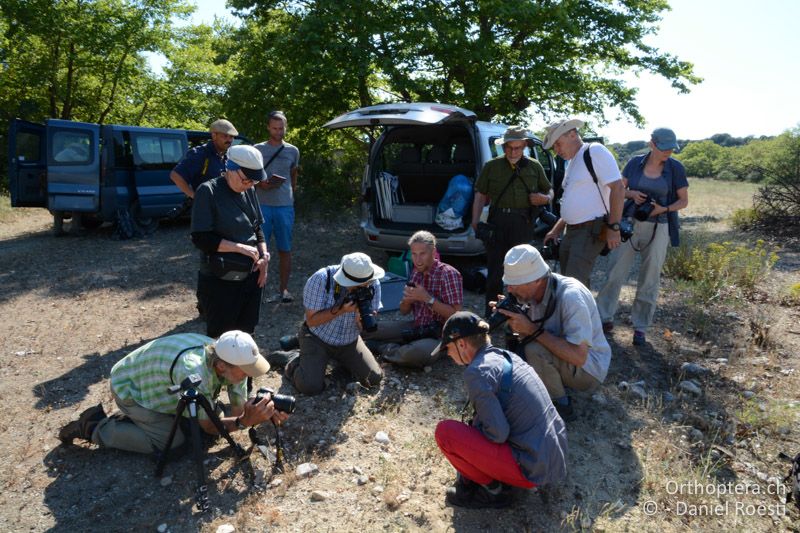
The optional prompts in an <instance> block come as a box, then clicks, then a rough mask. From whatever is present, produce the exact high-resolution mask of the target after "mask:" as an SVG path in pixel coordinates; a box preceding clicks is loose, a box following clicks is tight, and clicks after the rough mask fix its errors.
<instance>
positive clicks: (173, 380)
mask: <svg viewBox="0 0 800 533" xmlns="http://www.w3.org/2000/svg"><path fill="white" fill-rule="evenodd" d="M202 347H203V345H202V344H201V345H200V346H189V347H188V348H184V349H183V350H181V351H180V352H178V355H176V356H175V359H173V360H172V364H171V365H170V367H169V381H170V383H172V384H173V385H175V379H174V378H173V377H172V371H173V370H175V365H176V364H177V363H178V359H180V358H181V356H182V355H183V354H185V353H186V352H188V351H189V350H194V349H196V348H202Z"/></svg>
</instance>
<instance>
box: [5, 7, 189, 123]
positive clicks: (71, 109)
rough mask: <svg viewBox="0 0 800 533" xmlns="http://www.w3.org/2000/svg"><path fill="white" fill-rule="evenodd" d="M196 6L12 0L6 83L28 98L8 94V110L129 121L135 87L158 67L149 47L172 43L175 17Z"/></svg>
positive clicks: (7, 30) (37, 115) (160, 47)
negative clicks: (151, 66)
mask: <svg viewBox="0 0 800 533" xmlns="http://www.w3.org/2000/svg"><path fill="white" fill-rule="evenodd" d="M190 10H191V8H190V7H189V6H188V4H186V3H185V0H4V2H3V3H2V15H3V18H4V19H5V20H7V21H8V23H7V25H6V26H5V28H4V30H5V41H4V43H3V44H4V45H5V46H4V48H3V50H2V52H1V53H2V57H3V60H4V62H5V66H6V71H7V74H8V76H9V77H8V78H7V79H6V80H5V81H4V82H3V85H2V88H3V89H5V88H9V89H11V91H12V94H15V96H17V97H18V98H19V100H17V101H18V102H20V103H19V104H18V105H17V106H16V109H14V107H15V106H14V105H13V102H11V101H9V100H8V99H5V101H4V102H3V103H4V108H3V110H4V112H5V113H4V114H5V115H6V118H10V117H11V116H14V115H28V116H27V117H26V118H33V119H38V118H43V117H46V116H47V117H56V118H62V119H78V120H84V121H89V122H98V123H105V122H108V121H109V120H110V119H112V118H114V117H119V118H120V119H122V121H129V120H128V119H129V118H130V117H132V116H135V115H134V114H133V113H134V110H133V109H132V108H131V106H130V104H131V102H132V101H134V100H135V92H133V93H132V91H131V90H132V89H137V88H138V89H141V88H143V87H146V85H147V84H146V83H142V82H143V78H147V77H148V76H149V75H150V73H149V71H148V70H147V68H146V66H145V58H144V57H143V55H142V52H145V51H150V52H156V51H162V50H163V49H165V48H166V47H167V46H168V45H169V42H170V37H171V33H172V28H171V18H172V17H173V16H181V15H185V14H187V13H189V12H190ZM20 111H29V112H28V113H20ZM30 115H33V116H30Z"/></svg>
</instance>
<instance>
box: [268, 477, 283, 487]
mask: <svg viewBox="0 0 800 533" xmlns="http://www.w3.org/2000/svg"><path fill="white" fill-rule="evenodd" d="M282 484H283V479H281V478H279V477H276V478H275V479H273V480H272V481H271V482H270V484H269V486H270V487H272V488H275V487H279V486H280V485H282Z"/></svg>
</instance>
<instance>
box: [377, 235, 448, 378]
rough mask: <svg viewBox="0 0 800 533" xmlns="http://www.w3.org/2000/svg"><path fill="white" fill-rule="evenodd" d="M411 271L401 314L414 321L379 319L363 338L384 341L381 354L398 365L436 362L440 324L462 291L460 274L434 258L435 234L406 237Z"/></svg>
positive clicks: (411, 365)
mask: <svg viewBox="0 0 800 533" xmlns="http://www.w3.org/2000/svg"><path fill="white" fill-rule="evenodd" d="M408 246H409V247H410V248H411V260H412V261H413V262H414V272H413V273H412V274H411V279H410V280H409V283H408V285H407V286H406V287H405V288H404V289H403V299H402V300H400V313H401V314H403V315H406V314H408V313H409V312H412V311H413V313H414V320H403V321H393V322H386V321H384V322H381V323H380V324H379V325H378V329H377V331H375V333H370V334H366V335H364V338H365V339H368V340H376V341H385V342H386V344H384V345H383V346H382V347H381V356H382V357H383V359H384V360H385V361H388V362H390V363H394V364H397V365H401V366H410V367H416V368H422V367H424V366H425V365H429V364H431V363H433V362H434V361H436V359H437V358H438V352H436V353H433V354H432V353H431V350H433V348H434V347H435V346H436V345H437V344H438V343H439V337H440V335H441V333H442V324H444V322H445V320H447V319H448V318H450V315H452V314H453V313H455V312H456V311H458V310H460V309H461V304H462V303H463V301H464V292H463V288H462V283H461V274H460V273H459V272H458V270H456V269H455V268H453V267H452V266H450V265H448V264H447V263H443V262H441V261H439V260H438V259H437V258H436V237H434V236H433V234H432V233H430V232H427V231H418V232H416V233H415V234H414V235H412V236H411V238H410V239H409V240H408Z"/></svg>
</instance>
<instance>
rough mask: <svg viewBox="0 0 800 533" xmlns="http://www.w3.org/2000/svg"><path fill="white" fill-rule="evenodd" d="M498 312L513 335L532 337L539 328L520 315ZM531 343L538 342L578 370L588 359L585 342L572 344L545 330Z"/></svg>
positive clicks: (587, 346)
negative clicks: (506, 320) (501, 314)
mask: <svg viewBox="0 0 800 533" xmlns="http://www.w3.org/2000/svg"><path fill="white" fill-rule="evenodd" d="M498 311H499V312H500V313H503V314H504V315H506V316H507V317H508V323H509V325H510V326H511V329H512V330H513V331H514V332H515V333H519V334H520V336H521V337H527V336H528V335H532V334H534V333H536V331H537V330H538V328H539V326H537V325H536V324H534V323H533V322H531V320H530V319H529V318H528V317H527V316H525V315H524V314H522V313H512V312H510V311H506V310H505V309H499V310H498ZM532 342H538V343H539V344H541V345H542V346H544V347H545V348H547V349H548V350H549V351H550V353H552V354H553V355H555V356H556V357H558V358H559V359H561V360H563V361H566V362H567V363H569V364H571V365H574V366H576V367H578V368H580V367H582V366H583V365H584V364H586V358H587V357H589V345H588V344H586V343H585V342H582V343H580V344H572V343H571V342H569V341H568V340H566V339H564V338H562V337H557V336H555V335H553V334H552V333H550V332H549V331H547V330H544V331H542V333H541V334H540V335H539V336H538V337H536V340H535V341H532Z"/></svg>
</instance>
